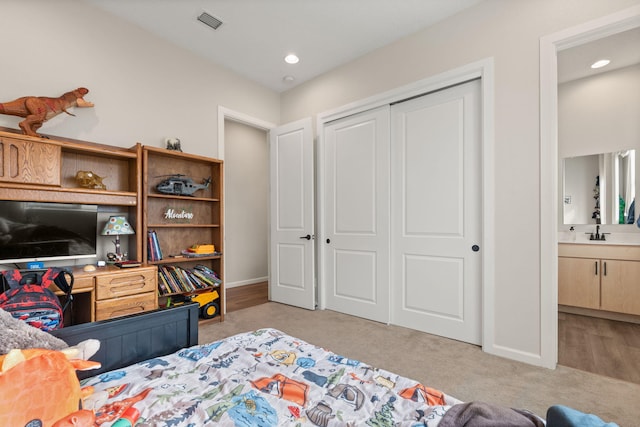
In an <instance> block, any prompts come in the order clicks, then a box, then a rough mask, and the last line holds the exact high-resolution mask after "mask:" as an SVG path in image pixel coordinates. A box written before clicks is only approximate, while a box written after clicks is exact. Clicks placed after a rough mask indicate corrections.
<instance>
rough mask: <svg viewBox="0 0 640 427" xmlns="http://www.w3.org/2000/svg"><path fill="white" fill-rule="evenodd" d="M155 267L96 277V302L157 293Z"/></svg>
mask: <svg viewBox="0 0 640 427" xmlns="http://www.w3.org/2000/svg"><path fill="white" fill-rule="evenodd" d="M156 271H157V270H156V268H155V267H150V268H136V269H135V270H126V271H121V272H117V273H111V274H104V275H99V276H97V277H96V300H97V301H101V300H105V299H111V298H117V299H118V301H120V297H123V296H127V295H136V294H142V293H145V292H154V293H155V292H156V290H157V286H156V283H157V277H158V275H157V272H156Z"/></svg>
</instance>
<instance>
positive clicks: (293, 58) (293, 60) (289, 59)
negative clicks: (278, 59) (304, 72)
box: [284, 53, 300, 64]
mask: <svg viewBox="0 0 640 427" xmlns="http://www.w3.org/2000/svg"><path fill="white" fill-rule="evenodd" d="M299 61H300V58H298V55H296V54H295V53H290V54H289V55H287V56H285V57H284V62H286V63H287V64H297V63H298V62H299Z"/></svg>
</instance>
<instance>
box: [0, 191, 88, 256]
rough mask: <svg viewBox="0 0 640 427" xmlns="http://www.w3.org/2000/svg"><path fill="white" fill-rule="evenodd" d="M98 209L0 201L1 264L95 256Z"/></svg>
mask: <svg viewBox="0 0 640 427" xmlns="http://www.w3.org/2000/svg"><path fill="white" fill-rule="evenodd" d="M97 219H98V206H97V205H79V204H67V203H40V202H19V201H11V200H2V201H0V263H17V262H27V261H48V260H59V259H74V258H90V257H95V256H96V235H97Z"/></svg>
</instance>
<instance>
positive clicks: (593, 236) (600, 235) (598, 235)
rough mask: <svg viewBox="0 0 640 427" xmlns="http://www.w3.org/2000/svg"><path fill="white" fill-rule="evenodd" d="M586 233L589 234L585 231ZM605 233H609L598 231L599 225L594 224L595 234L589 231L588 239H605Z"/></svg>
mask: <svg viewBox="0 0 640 427" xmlns="http://www.w3.org/2000/svg"><path fill="white" fill-rule="evenodd" d="M587 234H589V233H587ZM605 234H609V233H605V232H602V233H600V225H596V232H595V234H594V233H591V236H589V240H602V241H604V240H606V238H605Z"/></svg>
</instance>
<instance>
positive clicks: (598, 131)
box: [558, 47, 640, 158]
mask: <svg viewBox="0 0 640 427" xmlns="http://www.w3.org/2000/svg"><path fill="white" fill-rule="evenodd" d="M638 49H640V47H638ZM639 94H640V65H634V66H630V67H625V68H621V69H618V70H614V71H610V72H608V73H602V74H597V75H595V76H593V77H589V78H584V79H578V80H574V81H572V82H568V83H564V84H561V85H558V155H559V156H560V158H565V157H574V156H584V155H588V154H599V153H608V152H614V151H623V150H627V149H632V148H635V149H636V150H638V149H640V119H638V118H639V117H640V95H639Z"/></svg>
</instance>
